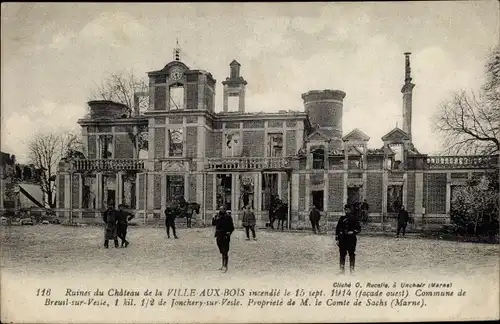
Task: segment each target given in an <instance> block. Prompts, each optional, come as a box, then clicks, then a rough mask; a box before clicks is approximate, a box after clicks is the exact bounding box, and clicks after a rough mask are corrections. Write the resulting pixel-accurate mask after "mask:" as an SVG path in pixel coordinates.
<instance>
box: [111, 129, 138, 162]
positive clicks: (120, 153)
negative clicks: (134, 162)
mask: <svg viewBox="0 0 500 324" xmlns="http://www.w3.org/2000/svg"><path fill="white" fill-rule="evenodd" d="M115 158H116V159H132V158H134V142H133V140H132V138H131V137H130V135H128V134H116V135H115Z"/></svg>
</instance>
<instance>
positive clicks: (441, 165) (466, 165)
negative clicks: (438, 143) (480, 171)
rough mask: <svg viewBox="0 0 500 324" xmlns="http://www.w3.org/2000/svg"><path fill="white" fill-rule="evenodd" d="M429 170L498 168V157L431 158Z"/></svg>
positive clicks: (428, 158)
mask: <svg viewBox="0 0 500 324" xmlns="http://www.w3.org/2000/svg"><path fill="white" fill-rule="evenodd" d="M427 166H428V167H429V169H477V168H491V167H498V156H485V155H482V156H429V157H427Z"/></svg>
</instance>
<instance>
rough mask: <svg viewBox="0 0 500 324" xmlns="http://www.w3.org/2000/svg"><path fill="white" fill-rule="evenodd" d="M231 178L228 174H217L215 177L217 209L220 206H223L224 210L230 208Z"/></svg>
mask: <svg viewBox="0 0 500 324" xmlns="http://www.w3.org/2000/svg"><path fill="white" fill-rule="evenodd" d="M232 181H233V178H232V176H231V175H230V174H218V175H217V178H216V185H215V187H216V190H217V195H216V200H217V209H219V208H220V207H221V206H225V207H226V210H231V209H232V207H233V204H232V193H233V191H232V189H233V183H232Z"/></svg>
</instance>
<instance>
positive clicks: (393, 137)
mask: <svg viewBox="0 0 500 324" xmlns="http://www.w3.org/2000/svg"><path fill="white" fill-rule="evenodd" d="M409 140H410V137H409V136H408V134H407V133H406V132H405V131H403V130H402V129H400V128H398V127H396V128H394V129H393V130H391V131H390V132H389V133H387V134H386V135H384V136H383V137H382V141H384V142H402V141H409Z"/></svg>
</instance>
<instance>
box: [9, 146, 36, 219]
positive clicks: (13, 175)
mask: <svg viewBox="0 0 500 324" xmlns="http://www.w3.org/2000/svg"><path fill="white" fill-rule="evenodd" d="M39 174H40V170H38V169H36V168H35V167H34V166H33V165H24V164H19V163H17V162H16V157H15V156H14V155H10V154H8V153H4V152H0V211H3V210H12V211H14V210H19V209H23V208H31V207H43V203H44V194H43V191H42V190H41V188H40V184H39Z"/></svg>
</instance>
